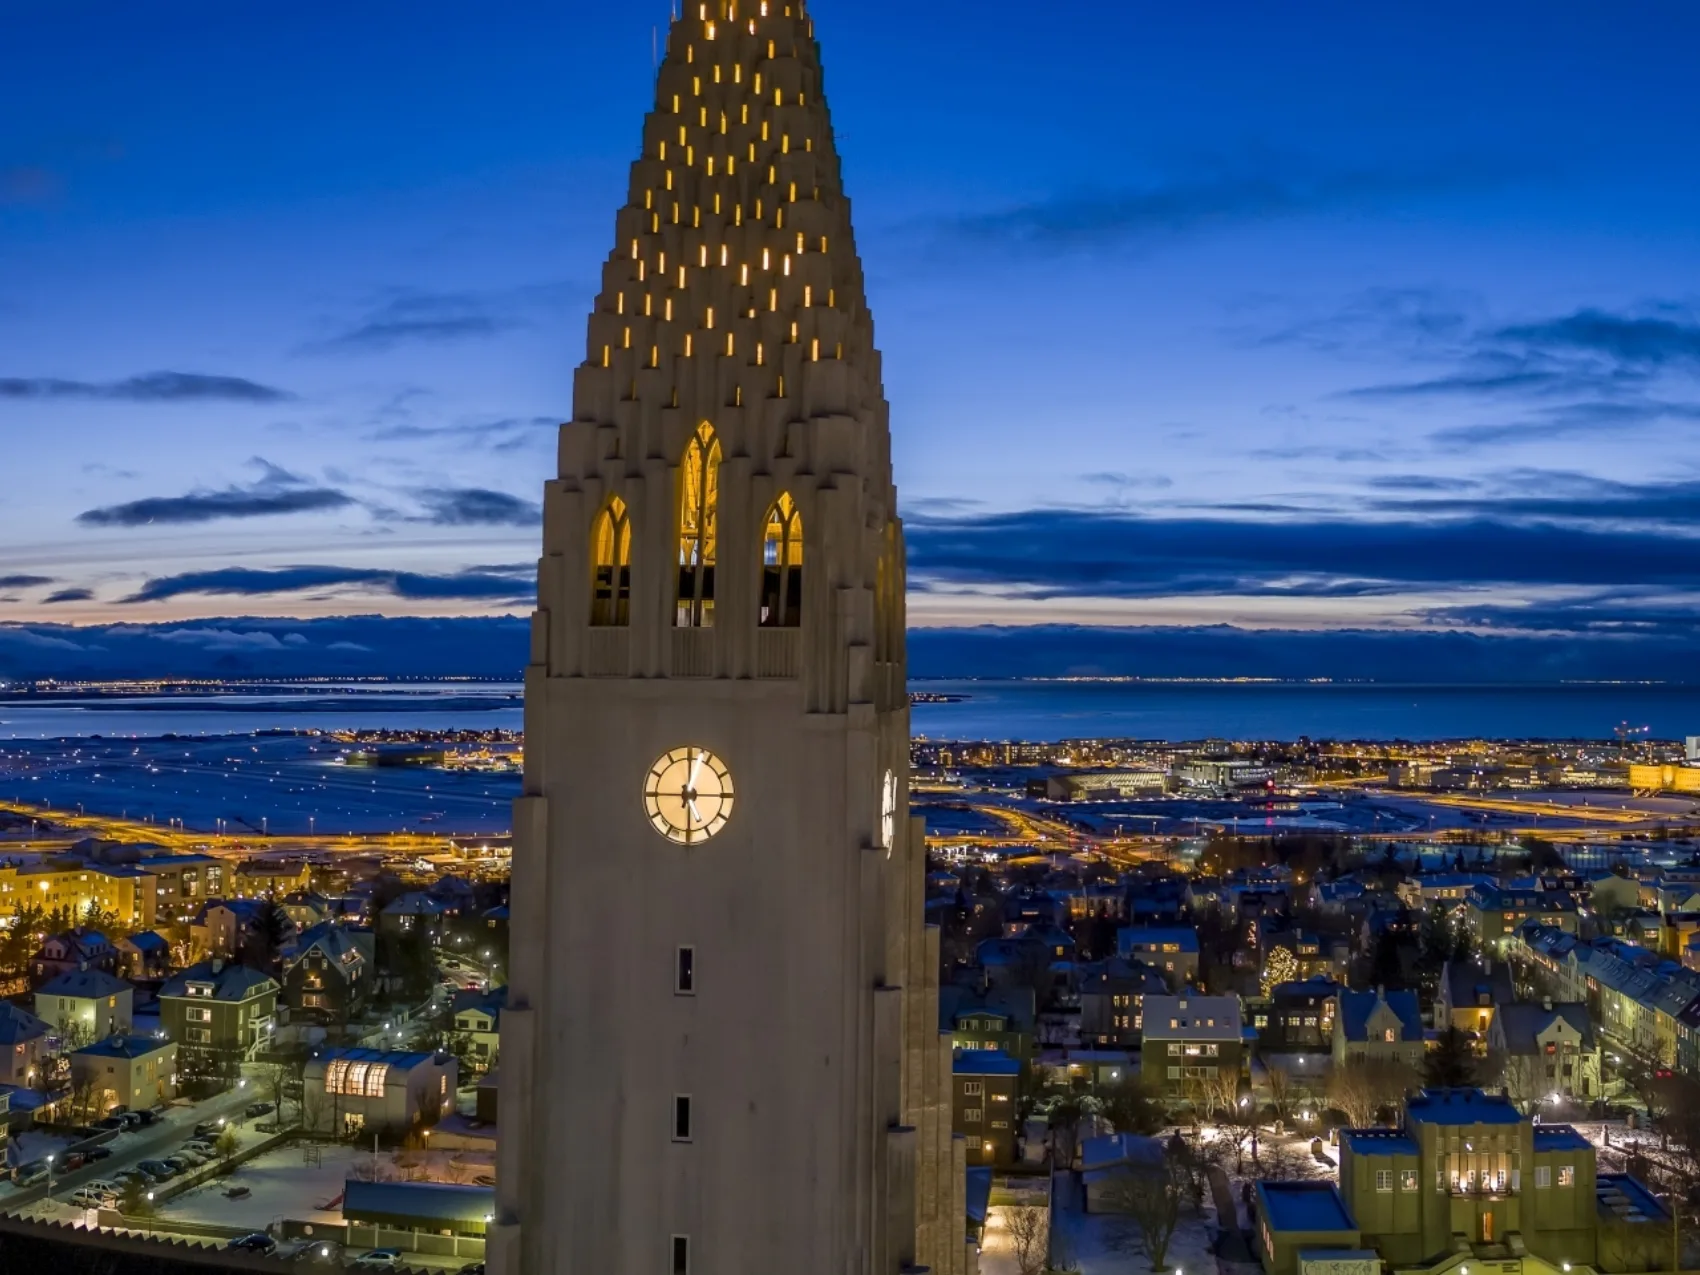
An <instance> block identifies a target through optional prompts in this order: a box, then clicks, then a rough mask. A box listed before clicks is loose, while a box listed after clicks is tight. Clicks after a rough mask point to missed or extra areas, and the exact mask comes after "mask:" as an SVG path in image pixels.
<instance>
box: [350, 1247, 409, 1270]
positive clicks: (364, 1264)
mask: <svg viewBox="0 0 1700 1275" xmlns="http://www.w3.org/2000/svg"><path fill="white" fill-rule="evenodd" d="M400 1265H401V1250H400V1249H399V1248H375V1249H373V1250H372V1251H371V1252H370V1253H362V1254H361V1255H360V1256H359V1257H357V1258H355V1259H354V1269H355V1270H360V1271H393V1270H394V1269H395V1268H396V1267H398V1266H400Z"/></svg>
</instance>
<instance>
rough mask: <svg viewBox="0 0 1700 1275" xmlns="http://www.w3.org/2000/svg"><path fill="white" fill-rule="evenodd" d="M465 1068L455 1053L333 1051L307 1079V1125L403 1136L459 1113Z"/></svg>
mask: <svg viewBox="0 0 1700 1275" xmlns="http://www.w3.org/2000/svg"><path fill="white" fill-rule="evenodd" d="M458 1083H459V1066H458V1064H457V1063H456V1062H455V1059H454V1057H453V1056H452V1055H450V1054H425V1053H399V1052H385V1051H382V1050H375V1049H327V1050H324V1051H322V1052H321V1053H320V1054H318V1055H317V1056H316V1057H314V1058H312V1059H310V1060H309V1061H308V1063H307V1069H306V1072H305V1074H304V1076H303V1078H302V1085H303V1095H304V1096H303V1099H302V1103H303V1109H304V1115H303V1122H304V1123H305V1124H306V1126H307V1127H308V1128H309V1129H312V1130H313V1131H315V1132H317V1133H329V1134H336V1135H339V1136H342V1135H347V1134H353V1133H400V1132H406V1131H407V1130H409V1129H413V1128H416V1127H418V1126H425V1127H427V1128H429V1127H430V1126H432V1125H434V1124H436V1123H437V1121H438V1120H440V1119H441V1118H442V1117H443V1116H445V1115H447V1114H449V1113H451V1112H452V1111H453V1110H454V1103H455V1089H456V1087H457V1085H458Z"/></svg>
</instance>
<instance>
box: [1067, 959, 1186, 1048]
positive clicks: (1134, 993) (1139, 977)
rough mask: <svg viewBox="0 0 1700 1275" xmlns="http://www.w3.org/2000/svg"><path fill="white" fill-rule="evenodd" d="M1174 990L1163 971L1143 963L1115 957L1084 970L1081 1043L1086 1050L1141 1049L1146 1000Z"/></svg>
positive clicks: (1081, 1001)
mask: <svg viewBox="0 0 1700 1275" xmlns="http://www.w3.org/2000/svg"><path fill="white" fill-rule="evenodd" d="M1171 990H1172V988H1171V987H1170V984H1169V979H1168V976H1167V975H1166V974H1164V973H1163V972H1162V971H1161V970H1158V969H1155V968H1153V967H1152V966H1150V965H1147V964H1145V963H1144V962H1143V961H1129V960H1123V959H1122V958H1121V957H1112V958H1111V959H1109V960H1107V961H1100V962H1098V963H1096V964H1094V965H1090V966H1086V967H1083V969H1082V971H1081V977H1080V1040H1081V1043H1082V1044H1084V1045H1087V1046H1092V1045H1098V1046H1119V1047H1121V1048H1124V1049H1137V1048H1139V1042H1140V1037H1141V1035H1142V1028H1143V1026H1144V1005H1145V998H1146V997H1147V996H1167V995H1168V994H1169V993H1170V991H1171Z"/></svg>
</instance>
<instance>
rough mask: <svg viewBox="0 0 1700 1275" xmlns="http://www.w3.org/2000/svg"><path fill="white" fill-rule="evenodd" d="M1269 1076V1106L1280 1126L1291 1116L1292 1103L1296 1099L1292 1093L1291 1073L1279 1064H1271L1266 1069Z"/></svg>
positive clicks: (1293, 1087)
mask: <svg viewBox="0 0 1700 1275" xmlns="http://www.w3.org/2000/svg"><path fill="white" fill-rule="evenodd" d="M1268 1076H1269V1105H1270V1106H1272V1107H1274V1108H1275V1118H1276V1119H1277V1120H1279V1121H1280V1122H1281V1123H1282V1124H1285V1123H1286V1122H1287V1118H1288V1116H1289V1115H1291V1114H1292V1110H1293V1101H1294V1099H1295V1098H1296V1097H1297V1094H1296V1093H1295V1092H1294V1089H1295V1086H1294V1085H1293V1073H1292V1072H1290V1071H1288V1070H1287V1069H1286V1068H1285V1067H1283V1066H1281V1065H1280V1064H1279V1063H1271V1064H1270V1065H1269V1068H1268Z"/></svg>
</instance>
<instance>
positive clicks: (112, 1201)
mask: <svg viewBox="0 0 1700 1275" xmlns="http://www.w3.org/2000/svg"><path fill="white" fill-rule="evenodd" d="M71 1203H72V1204H75V1205H76V1206H77V1207H79V1208H84V1209H110V1208H113V1207H114V1206H116V1205H117V1203H118V1191H117V1189H116V1188H115V1187H113V1185H112V1184H111V1183H110V1182H90V1183H89V1184H88V1185H87V1186H85V1187H83V1188H81V1189H80V1190H78V1191H77V1192H76V1194H74V1195H72V1196H71Z"/></svg>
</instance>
